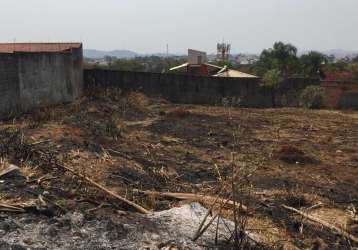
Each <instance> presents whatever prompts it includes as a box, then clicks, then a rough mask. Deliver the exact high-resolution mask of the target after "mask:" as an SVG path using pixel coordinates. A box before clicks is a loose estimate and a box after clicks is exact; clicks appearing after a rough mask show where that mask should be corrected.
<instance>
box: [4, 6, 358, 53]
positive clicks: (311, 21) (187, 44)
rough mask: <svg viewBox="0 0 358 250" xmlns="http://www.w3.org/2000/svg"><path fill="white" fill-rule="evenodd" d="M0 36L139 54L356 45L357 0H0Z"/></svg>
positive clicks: (356, 47) (17, 39) (7, 40)
mask: <svg viewBox="0 0 358 250" xmlns="http://www.w3.org/2000/svg"><path fill="white" fill-rule="evenodd" d="M0 23H1V25H0V41H1V42H13V41H14V39H15V38H16V41H17V42H20V41H21V42H29V41H31V42H43V41H45V42H47V41H50V42H56V41H63V42H64V41H79V40H81V41H83V43H84V45H85V48H93V49H101V50H112V49H129V50H134V51H137V52H142V53H150V52H165V47H166V44H167V43H168V44H169V49H170V52H173V53H174V52H175V53H178V52H179V53H184V52H185V51H186V49H187V48H194V49H201V50H205V51H207V52H214V51H215V48H216V43H217V42H221V41H222V40H223V39H224V40H225V41H227V42H230V43H231V44H232V47H233V51H234V52H261V50H262V49H263V48H267V47H271V46H272V44H273V42H274V41H278V40H281V41H285V42H291V43H293V44H294V45H296V46H297V47H298V48H299V49H300V50H308V49H318V50H325V49H336V48H340V49H346V50H358V0H0Z"/></svg>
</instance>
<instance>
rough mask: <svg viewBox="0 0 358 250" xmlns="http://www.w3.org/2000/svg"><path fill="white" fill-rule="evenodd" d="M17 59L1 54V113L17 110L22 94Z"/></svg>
mask: <svg viewBox="0 0 358 250" xmlns="http://www.w3.org/2000/svg"><path fill="white" fill-rule="evenodd" d="M17 68H18V67H17V60H16V58H14V57H13V56H10V55H8V54H0V115H1V114H3V113H10V112H12V111H16V109H17V106H18V101H19V96H20V90H19V84H18V82H19V77H18V70H17Z"/></svg>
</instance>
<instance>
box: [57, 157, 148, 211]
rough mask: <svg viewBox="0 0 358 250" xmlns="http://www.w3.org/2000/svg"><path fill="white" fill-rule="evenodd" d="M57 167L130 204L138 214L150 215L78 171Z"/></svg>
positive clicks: (142, 208) (140, 207)
mask: <svg viewBox="0 0 358 250" xmlns="http://www.w3.org/2000/svg"><path fill="white" fill-rule="evenodd" d="M56 165H57V166H59V167H61V168H63V169H64V170H67V171H68V172H71V173H72V174H74V175H76V176H78V177H80V178H82V179H84V180H85V181H87V182H88V183H90V184H91V185H93V186H95V187H97V188H98V189H100V190H102V191H103V192H105V193H107V194H108V195H110V196H112V197H114V198H116V199H117V200H119V201H121V202H124V203H126V204H128V205H129V206H131V207H133V208H135V209H136V210H137V211H138V212H140V213H143V214H148V213H149V211H148V210H147V209H145V208H144V207H142V206H140V205H138V204H136V203H134V202H132V201H130V200H127V199H126V198H124V197H122V196H120V195H118V194H116V193H114V192H113V191H111V190H108V189H107V188H105V187H104V186H102V185H101V184H98V183H97V182H95V181H93V180H91V179H90V178H88V177H86V176H84V175H82V174H79V173H77V172H76V171H74V170H73V169H71V168H68V167H66V166H63V165H59V164H56Z"/></svg>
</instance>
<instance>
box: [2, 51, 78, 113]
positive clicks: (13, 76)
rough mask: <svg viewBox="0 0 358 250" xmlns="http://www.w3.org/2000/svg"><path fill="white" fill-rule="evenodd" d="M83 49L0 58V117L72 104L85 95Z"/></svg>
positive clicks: (16, 54)
mask: <svg viewBox="0 0 358 250" xmlns="http://www.w3.org/2000/svg"><path fill="white" fill-rule="evenodd" d="M82 53H83V52H82V48H80V49H72V51H70V52H55V53H54V52H51V53H41V52H40V53H11V54H0V115H4V114H9V113H12V112H18V111H29V110H31V109H34V108H37V107H44V106H49V105H55V104H61V103H67V102H72V101H74V100H75V99H76V98H78V97H79V96H81V94H82V91H83V68H82V65H83V62H82Z"/></svg>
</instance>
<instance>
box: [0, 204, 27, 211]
mask: <svg viewBox="0 0 358 250" xmlns="http://www.w3.org/2000/svg"><path fill="white" fill-rule="evenodd" d="M0 211H3V212H15V213H24V212H25V210H24V209H23V208H21V207H18V206H13V205H9V204H5V203H0Z"/></svg>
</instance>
